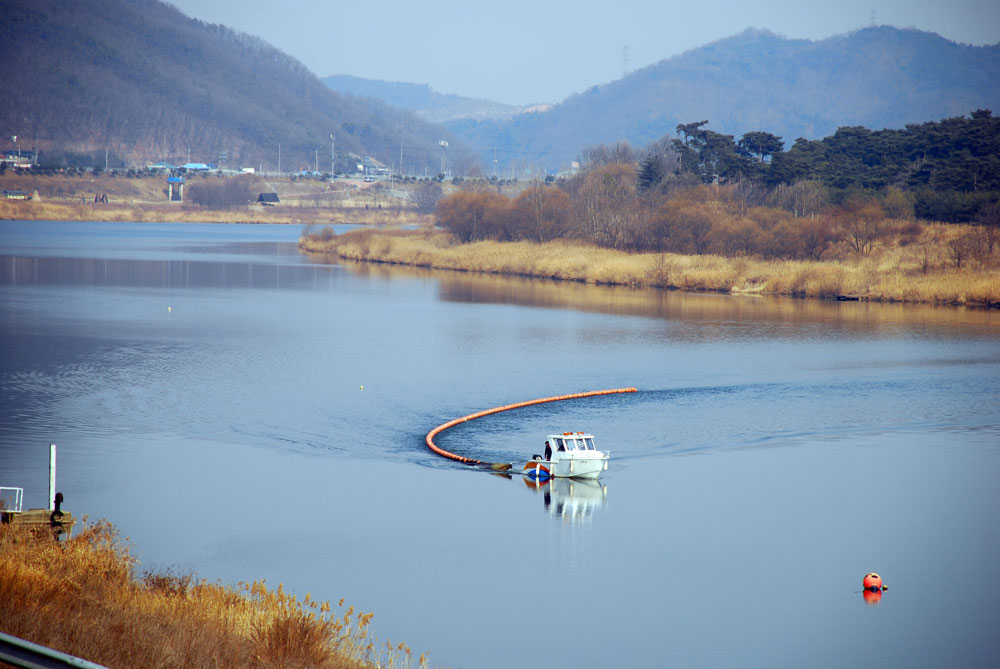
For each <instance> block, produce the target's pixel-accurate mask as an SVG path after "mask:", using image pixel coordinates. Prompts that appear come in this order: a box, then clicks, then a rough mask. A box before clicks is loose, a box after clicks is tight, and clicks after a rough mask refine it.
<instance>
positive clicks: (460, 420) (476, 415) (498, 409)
mask: <svg viewBox="0 0 1000 669" xmlns="http://www.w3.org/2000/svg"><path fill="white" fill-rule="evenodd" d="M634 392H635V388H612V389H611V390H588V391H587V392H585V393H573V394H571V395H556V396H555V397H543V398H541V399H538V400H528V401H527V402H517V403H516V404H508V405H506V406H502V407H494V408H492V409H486V410H485V411H478V412H476V413H472V414H469V415H468V416H462V417H461V418H456V419H455V420H450V421H448V422H447V423H445V424H444V425H438V426H437V427H436V428H434V429H433V430H431V431H430V432H428V433H427V439H426V441H427V448H429V449H431V450H432V451H434V452H435V453H437V454H438V455H443V456H444V457H446V458H451V459H452V460H457V461H458V462H464V463H465V464H467V465H488V464H491V463H489V462H483V461H482V460H475V459H473V458H463V457H462V456H461V455H455V454H454V453H450V452H449V451H446V450H444V449H443V448H441V447H440V446H438V445H437V444H435V443H434V437H436V436H437V435H438V434H440V433H441V432H444V431H445V430H447V429H448V428H449V427H454V426H455V425H458V424H459V423H464V422H465V421H468V420H472V419H474V418H482V417H483V416H489V415H490V414H494V413H500V412H501V411H510V410H511V409H520V408H521V407H526V406H531V405H532V404H544V403H546V402H559V401H561V400H576V399H580V398H581V397H594V396H595V395H616V394H618V393H634Z"/></svg>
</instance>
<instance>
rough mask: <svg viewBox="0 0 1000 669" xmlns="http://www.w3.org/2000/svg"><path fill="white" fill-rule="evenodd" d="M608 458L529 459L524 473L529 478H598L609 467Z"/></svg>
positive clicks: (523, 470)
mask: <svg viewBox="0 0 1000 669" xmlns="http://www.w3.org/2000/svg"><path fill="white" fill-rule="evenodd" d="M607 463H608V458H607V456H604V457H597V458H572V459H569V458H567V459H562V460H529V461H528V462H527V463H526V464H525V465H524V467H523V468H522V473H523V474H524V475H525V476H528V477H529V478H537V479H545V478H577V479H596V478H598V477H599V476H600V475H601V472H603V471H604V470H605V469H607Z"/></svg>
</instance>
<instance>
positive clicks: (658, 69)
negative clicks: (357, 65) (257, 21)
mask: <svg viewBox="0 0 1000 669" xmlns="http://www.w3.org/2000/svg"><path fill="white" fill-rule="evenodd" d="M0 11H2V16H3V18H2V20H0V77H2V79H0V80H2V81H3V95H0V127H3V128H4V134H5V135H7V136H8V137H9V136H13V135H18V136H19V140H18V145H19V146H20V147H23V148H33V147H34V145H35V144H36V143H37V144H38V145H39V146H40V147H41V148H42V156H43V161H45V159H46V156H47V157H48V158H49V159H53V158H55V159H57V160H62V161H64V162H69V163H77V164H80V163H81V162H82V163H87V162H88V161H89V164H94V163H95V162H97V161H98V160H99V161H100V162H101V163H103V158H104V155H105V151H107V152H108V155H109V162H110V163H111V164H112V165H114V164H123V163H124V164H126V165H141V164H144V163H145V162H148V161H155V160H159V159H166V160H169V161H171V162H175V163H176V162H187V161H188V160H189V159H190V160H191V161H194V162H215V163H220V162H222V161H225V162H228V163H229V165H231V166H240V165H243V166H255V167H259V166H263V167H264V169H265V170H274V169H277V167H278V161H279V155H280V160H281V169H282V170H283V171H286V172H289V171H296V170H300V169H313V168H314V167H319V169H320V170H321V171H327V170H328V169H329V165H330V153H331V149H332V148H333V147H332V146H331V144H332V143H333V141H332V140H331V139H330V135H331V134H332V135H335V136H336V140H335V141H336V152H337V155H338V156H339V157H341V159H342V160H343V161H344V162H343V163H340V164H339V165H338V168H339V169H346V168H348V164H347V162H348V160H347V158H348V154H350V153H355V154H358V155H370V156H373V157H375V158H377V159H379V160H381V161H382V162H384V163H386V164H388V165H391V166H394V167H397V169H398V163H399V162H400V154H401V153H402V154H403V156H402V158H403V160H402V162H403V166H404V170H405V171H407V172H408V173H414V172H416V173H425V172H428V173H431V174H433V173H436V172H437V171H438V169H437V168H436V166H437V165H439V163H438V161H439V160H440V159H443V158H444V156H443V155H442V152H441V151H440V149H439V141H441V140H445V141H447V142H449V144H450V148H449V149H448V151H449V167H453V168H454V169H456V170H457V171H458V173H462V170H463V169H464V168H471V167H472V165H473V164H474V163H475V162H476V161H480V162H481V163H483V162H485V163H489V164H490V165H491V166H492V162H493V157H494V155H495V156H496V159H497V161H498V163H499V164H500V165H501V166H507V165H510V164H517V165H520V166H524V167H528V166H532V167H542V168H545V169H547V170H550V171H554V170H557V169H560V168H562V167H565V166H566V165H568V164H569V163H570V161H572V160H574V159H576V158H578V157H579V156H580V155H581V152H582V150H583V149H584V148H586V147H587V146H593V145H595V144H598V143H613V142H617V141H628V142H630V143H631V144H633V145H634V146H642V145H644V144H646V143H648V142H650V141H652V140H655V139H658V138H660V137H663V136H665V135H666V136H671V137H673V136H674V135H675V129H676V126H677V124H679V123H691V122H695V121H701V120H705V119H707V120H708V121H709V125H708V128H710V129H711V130H714V131H716V132H722V133H727V134H733V135H736V136H740V135H742V134H743V133H745V132H748V131H753V130H763V131H767V132H771V133H774V134H776V135H781V136H782V137H783V138H784V140H785V146H786V148H787V147H788V146H790V145H791V143H792V142H794V140H795V139H796V138H798V137H806V138H809V139H815V138H821V137H824V136H827V135H830V134H832V133H833V132H834V131H835V130H836V129H837V128H838V127H840V126H850V125H864V126H866V127H868V128H871V129H882V128H900V127H903V126H904V125H905V124H907V123H918V122H924V121H930V120H939V119H942V118H946V117H950V116H959V115H964V114H968V113H969V112H971V111H972V110H975V109H982V108H989V109H994V110H996V109H998V108H1000V45H993V46H987V47H973V46H965V45H959V44H956V43H954V42H951V41H948V40H946V39H944V38H942V37H940V36H938V35H935V34H932V33H926V32H921V31H917V30H900V29H897V28H890V27H877V28H866V29H863V30H858V31H856V32H853V33H850V34H847V35H839V36H836V37H831V38H828V39H824V40H820V41H809V40H793V39H786V38H783V37H779V36H777V35H774V34H772V33H770V32H767V31H762V30H748V31H745V32H743V33H741V34H739V35H736V36H734V37H730V38H727V39H723V40H720V41H718V42H714V43H712V44H708V45H706V46H703V47H700V48H697V49H693V50H691V51H688V52H686V53H683V54H680V55H678V56H675V57H672V58H669V59H666V60H663V61H660V62H659V63H656V64H654V65H650V66H649V67H646V68H643V69H641V70H638V71H636V72H633V73H631V74H629V75H628V76H626V77H623V78H622V79H620V80H618V81H615V82H612V83H609V84H605V85H601V86H594V87H592V88H590V89H588V90H586V91H583V92H581V93H579V94H576V95H572V96H570V97H569V98H567V99H565V100H563V101H562V102H560V103H558V104H556V105H553V106H549V105H525V106H511V105H504V104H500V103H496V102H491V101H488V100H478V99H471V98H463V97H461V96H457V95H447V94H441V93H437V92H435V91H433V90H431V89H430V87H428V86H426V85H419V84H405V83H390V82H374V81H367V80H364V79H359V78H356V77H350V76H347V75H337V76H333V77H327V78H326V79H324V80H322V81H321V80H320V79H318V78H317V77H316V76H315V75H314V74H312V73H311V72H309V71H308V70H307V69H306V68H305V67H304V66H303V65H302V64H301V63H299V62H298V61H297V60H295V59H294V58H292V57H290V56H288V55H286V54H284V53H282V52H280V51H278V50H277V49H275V48H274V47H272V46H271V45H269V44H268V43H266V42H264V41H263V40H261V39H259V38H257V37H253V36H250V35H246V34H243V33H238V32H234V31H232V30H230V29H229V28H226V27H224V26H221V25H212V24H207V23H204V22H201V21H198V20H195V19H191V18H188V17H186V16H184V15H183V14H182V13H181V12H179V11H178V10H177V9H175V8H174V7H172V6H171V5H168V4H165V3H163V2H160V1H159V0H74V1H73V2H65V1H64V0H4V3H3V9H2V10H0ZM333 89H335V90H333ZM529 112H535V113H529ZM438 123H440V124H438ZM9 148H12V146H11V143H10V142H9V140H8V139H6V138H3V137H0V149H9ZM487 171H488V170H487Z"/></svg>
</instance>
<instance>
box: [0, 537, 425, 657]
mask: <svg viewBox="0 0 1000 669" xmlns="http://www.w3.org/2000/svg"><path fill="white" fill-rule="evenodd" d="M137 565H138V562H137V560H136V559H135V558H134V557H132V555H131V554H130V553H129V550H128V548H127V547H126V546H124V545H123V544H122V542H121V541H120V540H119V538H118V536H117V534H116V532H115V530H114V528H113V527H111V526H110V525H109V524H107V523H103V522H102V523H96V524H90V525H86V526H85V527H84V529H83V531H81V532H79V533H78V534H77V536H76V537H75V538H73V539H70V540H67V541H63V542H56V541H53V540H52V538H51V536H50V535H48V534H40V535H33V534H32V533H31V532H30V531H29V530H26V529H24V528H21V527H18V526H8V525H4V526H2V527H0V631H3V632H6V633H8V634H12V635H14V636H17V637H20V638H22V639H27V640H29V641H32V642H35V643H39V644H42V645H45V646H48V647H51V648H54V649H56V650H59V651H62V652H65V653H69V654H71V655H75V656H78V657H82V658H84V659H86V660H89V661H91V662H96V663H99V664H102V665H105V666H109V667H115V668H128V667H136V668H139V667H142V668H143V669H146V668H149V667H338V668H339V667H346V668H354V667H357V668H359V669H360V668H366V667H376V666H377V667H409V666H421V667H423V666H426V664H427V660H426V657H425V656H420V658H418V659H414V658H412V657H411V652H410V649H409V648H407V647H406V646H405V644H398V645H393V644H392V643H391V642H386V643H379V642H376V641H375V640H374V637H373V635H372V633H371V620H372V615H373V614H371V613H355V612H354V610H353V608H347V609H346V610H342V609H341V608H340V607H342V605H343V600H341V602H340V604H338V605H337V607H336V610H335V608H334V607H331V606H330V604H329V603H320V602H316V601H314V600H312V599H311V598H310V596H309V595H308V594H307V595H306V596H305V598H304V599H303V600H301V601H300V600H298V599H296V598H295V597H293V596H291V595H289V594H287V593H285V592H284V591H283V590H282V588H281V586H280V585H279V586H278V588H277V589H276V590H272V589H269V588H268V587H266V586H265V584H264V582H263V581H259V582H254V583H250V584H245V583H241V584H238V585H237V586H235V587H227V586H223V585H218V584H209V583H206V582H205V581H198V580H195V579H194V578H192V577H191V576H186V575H176V574H171V573H165V574H164V573H148V572H147V573H145V574H144V575H143V576H142V577H141V578H137V577H136V576H135V571H136V568H137Z"/></svg>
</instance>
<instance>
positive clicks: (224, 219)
mask: <svg viewBox="0 0 1000 669" xmlns="http://www.w3.org/2000/svg"><path fill="white" fill-rule="evenodd" d="M0 219H10V220H24V221H122V222H129V221H135V222H140V223H298V224H303V223H305V224H319V225H331V224H335V223H354V224H362V225H427V224H429V222H430V217H428V216H424V215H420V214H417V213H415V212H412V211H408V210H401V211H393V210H389V209H384V210H368V209H362V208H357V207H342V208H325V207H281V206H278V207H258V206H251V207H243V208H240V209H230V210H219V209H209V208H206V207H198V206H196V205H188V204H181V203H162V204H159V203H110V204H92V203H83V204H81V203H68V202H50V201H44V200H43V201H41V202H34V201H23V200H3V199H0Z"/></svg>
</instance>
